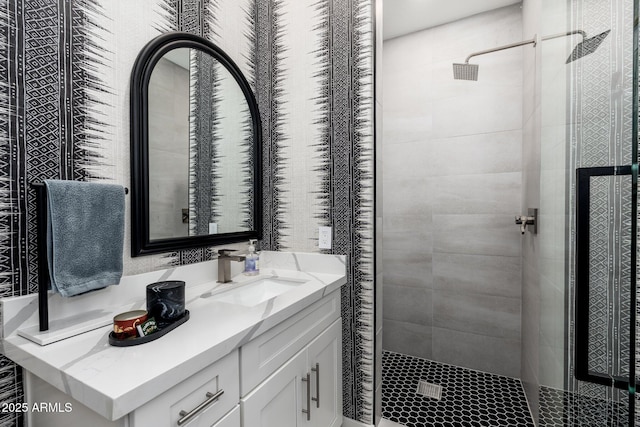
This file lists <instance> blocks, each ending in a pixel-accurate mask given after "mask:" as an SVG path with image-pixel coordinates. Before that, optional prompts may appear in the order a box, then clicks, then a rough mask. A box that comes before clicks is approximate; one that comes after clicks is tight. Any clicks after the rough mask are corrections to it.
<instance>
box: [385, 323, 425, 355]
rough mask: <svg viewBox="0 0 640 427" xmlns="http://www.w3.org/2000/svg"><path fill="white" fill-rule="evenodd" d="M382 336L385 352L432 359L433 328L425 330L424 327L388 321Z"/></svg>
mask: <svg viewBox="0 0 640 427" xmlns="http://www.w3.org/2000/svg"><path fill="white" fill-rule="evenodd" d="M382 336H383V337H384V341H383V343H382V347H383V348H384V349H385V350H389V351H394V352H396V353H404V354H410V355H413V356H417V357H422V358H425V359H431V357H432V338H431V328H425V327H424V325H416V324H413V323H407V322H399V321H397V320H391V319H386V320H385V321H384V327H383V329H382Z"/></svg>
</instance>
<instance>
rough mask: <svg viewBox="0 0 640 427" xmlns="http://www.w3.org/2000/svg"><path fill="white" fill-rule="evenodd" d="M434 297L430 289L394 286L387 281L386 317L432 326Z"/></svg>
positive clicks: (385, 288) (384, 307) (385, 297)
mask: <svg viewBox="0 0 640 427" xmlns="http://www.w3.org/2000/svg"><path fill="white" fill-rule="evenodd" d="M432 299H433V296H432V291H431V290H429V289H419V288H411V287H406V286H394V285H390V284H389V283H388V282H387V283H386V284H385V286H384V301H383V311H384V316H385V319H390V320H397V321H399V322H406V323H414V324H418V325H423V326H431V324H432V319H433V313H432V308H431V301H432Z"/></svg>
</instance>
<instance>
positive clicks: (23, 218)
mask: <svg viewBox="0 0 640 427" xmlns="http://www.w3.org/2000/svg"><path fill="white" fill-rule="evenodd" d="M373 4H374V2H373V0H349V1H343V0H320V1H317V0H305V1H299V0H241V1H237V0H139V1H135V2H123V1H109V0H69V1H60V2H35V1H31V0H9V1H0V29H1V31H0V39H1V42H0V58H1V60H0V63H2V64H3V65H2V66H0V93H1V95H0V96H1V97H2V98H3V99H5V100H7V105H5V107H4V108H3V109H2V110H0V138H1V140H2V144H1V145H0V197H2V200H3V204H2V211H1V214H0V233H2V237H3V240H2V242H0V266H1V268H0V295H1V296H10V295H22V294H27V293H30V292H33V291H34V290H35V289H36V283H37V259H38V254H37V253H36V252H35V250H36V242H35V233H34V231H35V215H34V211H35V204H34V194H33V193H32V191H31V190H29V188H28V186H27V185H28V183H29V182H32V181H39V180H42V179H44V178H62V179H76V180H96V179H104V180H108V181H112V182H117V183H122V184H124V185H129V126H128V121H129V110H128V105H129V74H130V71H131V67H132V65H133V62H134V60H135V58H136V55H137V54H138V52H139V51H140V49H141V48H142V47H143V46H144V45H145V44H146V43H147V42H148V41H149V40H151V39H153V38H154V37H155V36H157V35H159V34H161V33H163V32H167V31H185V32H190V33H195V34H200V35H203V36H204V37H206V38H208V39H210V40H211V41H213V42H214V43H216V44H217V45H218V46H220V47H221V48H222V49H223V50H225V51H226V52H227V53H228V54H229V55H230V56H231V58H232V59H233V60H234V61H235V62H236V63H237V64H238V66H239V67H240V69H241V70H243V72H244V73H245V75H247V77H248V80H249V81H250V83H251V84H252V85H253V87H254V88H255V92H256V95H257V98H258V100H259V102H260V106H261V114H262V121H263V124H264V125H265V128H264V131H265V132H264V134H265V141H264V143H265V145H264V156H265V165H264V166H265V168H264V173H265V188H264V193H265V199H264V200H263V203H264V207H265V210H266V212H265V218H266V222H265V224H264V225H265V228H266V229H267V232H266V233H265V242H264V245H263V247H264V248H267V249H275V250H278V249H279V250H298V251H317V250H318V249H317V243H316V241H317V230H318V228H317V227H318V225H331V226H333V228H334V243H335V245H334V249H333V252H334V253H341V254H346V255H347V258H348V265H349V273H348V274H349V284H348V286H346V287H345V291H344V295H343V312H342V315H343V318H344V324H343V326H344V331H343V337H344V345H343V349H344V352H343V357H344V364H343V366H344V372H343V380H344V386H345V387H344V411H345V415H347V416H348V417H350V418H353V419H357V420H359V421H361V422H364V423H368V424H370V423H372V418H373V385H372V383H373V376H374V373H373V371H374V360H373V359H374V356H373V354H374V348H373V346H374V333H375V331H374V325H373V320H372V319H373V316H372V312H373V310H374V309H373V298H374V293H373V287H374V283H375V272H374V271H373V257H374V245H373V234H374V233H373V228H374V222H375V218H374V211H373V201H374V195H373V152H374V147H373V136H374V129H373V122H374V120H373V111H374V109H373V105H374V98H373V87H374V85H373V83H374V82H373V62H372V61H373V50H372V49H371V47H372V46H373V30H374V20H373V13H374V7H373ZM61 30H64V31H61ZM273 40H275V43H271V41H273ZM66 46H68V47H69V49H66V48H65V47H66ZM17 58H21V59H20V60H18V59H17ZM271 65H273V67H272V68H268V67H269V66H271ZM269 69H270V70H273V73H271V72H268V71H266V70H269ZM263 71H266V72H263ZM354 82H355V83H354ZM285 89H286V90H285ZM3 105H4V104H3ZM330 165H331V166H330ZM5 202H6V204H5ZM127 228H128V227H127ZM130 238H131V236H129V235H128V233H127V236H126V242H125V250H126V251H127V253H128V250H129V249H128V248H129V242H130ZM211 254H212V251H211V249H210V248H205V249H197V250H186V251H180V252H175V253H172V254H167V255H163V256H148V257H140V258H136V259H131V258H129V257H128V256H125V274H136V273H141V272H145V271H151V270H156V269H160V268H166V267H168V266H171V265H175V264H183V263H191V262H199V261H203V260H205V259H209V258H210V257H211ZM0 376H1V377H2V379H3V381H2V384H1V385H0V395H2V396H3V402H4V401H15V402H19V401H21V400H22V398H23V396H22V394H23V390H22V386H21V380H20V373H19V367H17V366H15V365H14V364H12V363H10V362H9V361H8V360H7V359H4V358H0ZM19 423H20V416H19V415H16V414H0V424H2V425H15V424H19Z"/></svg>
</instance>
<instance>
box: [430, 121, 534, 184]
mask: <svg viewBox="0 0 640 427" xmlns="http://www.w3.org/2000/svg"><path fill="white" fill-rule="evenodd" d="M429 150H430V151H429V156H428V159H429V163H428V165H429V173H431V174H433V175H454V176H456V175H460V174H463V175H471V174H483V173H499V172H520V171H521V170H522V132H521V131H520V130H512V131H505V132H491V133H484V134H475V135H465V136H457V137H449V138H442V139H433V140H431V143H430V145H429Z"/></svg>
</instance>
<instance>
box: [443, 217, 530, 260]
mask: <svg viewBox="0 0 640 427" xmlns="http://www.w3.org/2000/svg"><path fill="white" fill-rule="evenodd" d="M518 227H519V226H517V225H515V223H514V216H513V215H498V214H496V215H493V214H463V215H434V216H433V229H434V233H433V234H434V240H433V252H434V253H436V252H439V253H454V254H476V255H503V256H519V255H520V248H521V238H522V236H521V234H520V229H519V228H518Z"/></svg>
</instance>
